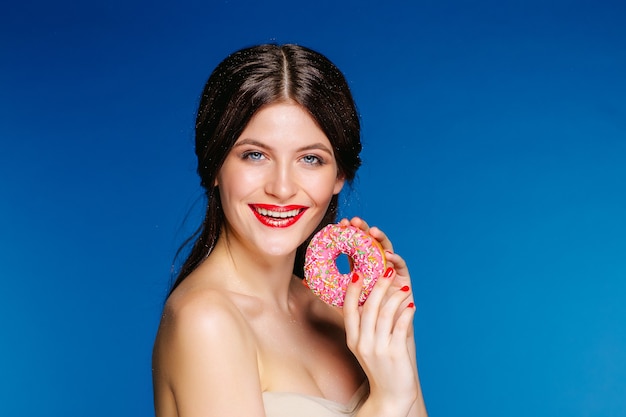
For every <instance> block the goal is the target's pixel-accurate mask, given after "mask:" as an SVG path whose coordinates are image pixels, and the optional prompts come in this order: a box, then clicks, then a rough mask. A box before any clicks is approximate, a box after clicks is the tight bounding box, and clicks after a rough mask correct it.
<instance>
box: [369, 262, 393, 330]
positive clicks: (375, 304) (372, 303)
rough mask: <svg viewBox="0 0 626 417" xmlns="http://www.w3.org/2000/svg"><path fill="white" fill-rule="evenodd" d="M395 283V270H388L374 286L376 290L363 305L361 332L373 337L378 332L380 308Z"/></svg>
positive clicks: (373, 289) (373, 290)
mask: <svg viewBox="0 0 626 417" xmlns="http://www.w3.org/2000/svg"><path fill="white" fill-rule="evenodd" d="M392 281H393V270H390V269H388V270H387V271H386V272H385V274H384V275H383V276H382V277H379V278H378V280H377V281H376V284H374V288H372V291H371V292H370V294H369V296H368V297H367V301H366V302H365V303H364V304H363V311H362V312H361V331H362V332H365V331H367V332H369V333H370V334H371V335H372V337H373V334H374V332H375V330H376V322H377V319H378V315H379V311H380V307H381V305H382V304H383V302H384V300H385V298H386V296H387V291H388V289H389V287H390V286H391V283H392Z"/></svg>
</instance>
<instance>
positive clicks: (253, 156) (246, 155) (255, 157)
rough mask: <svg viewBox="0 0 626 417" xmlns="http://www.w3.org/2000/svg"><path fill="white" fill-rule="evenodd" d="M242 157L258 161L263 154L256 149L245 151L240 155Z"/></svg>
mask: <svg viewBox="0 0 626 417" xmlns="http://www.w3.org/2000/svg"><path fill="white" fill-rule="evenodd" d="M242 157H243V159H250V160H252V161H260V160H261V159H263V154H262V153H261V152H258V151H250V152H246V153H244V154H243V155H242Z"/></svg>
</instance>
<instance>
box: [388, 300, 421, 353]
mask: <svg viewBox="0 0 626 417" xmlns="http://www.w3.org/2000/svg"><path fill="white" fill-rule="evenodd" d="M414 317H415V306H414V304H413V303H412V302H411V303H409V304H408V305H407V306H406V307H405V308H404V310H403V311H402V313H400V316H398V319H397V320H396V322H395V324H394V327H393V333H392V336H391V344H393V345H398V346H406V340H407V339H408V338H409V337H412V335H413V318H414Z"/></svg>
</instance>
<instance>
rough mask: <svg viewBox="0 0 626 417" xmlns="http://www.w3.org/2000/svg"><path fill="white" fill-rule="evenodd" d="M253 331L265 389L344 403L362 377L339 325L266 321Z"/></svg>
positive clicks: (296, 321) (310, 321)
mask: <svg viewBox="0 0 626 417" xmlns="http://www.w3.org/2000/svg"><path fill="white" fill-rule="evenodd" d="M254 331H255V336H256V339H257V351H258V361H259V371H260V375H261V384H262V386H263V389H264V391H278V392H298V393H302V394H307V395H312V396H319V397H323V398H327V399H329V400H333V401H337V402H342V403H343V402H347V401H349V400H350V398H352V396H353V395H354V392H355V391H356V389H357V388H358V387H359V386H360V385H361V383H362V381H363V379H364V376H363V375H362V371H361V369H360V366H359V365H358V363H357V361H356V359H355V358H354V356H353V355H352V353H351V352H350V350H349V349H348V347H347V346H346V343H345V333H344V331H343V329H342V328H341V327H339V326H336V325H334V324H332V323H329V322H324V321H315V320H308V321H298V320H288V321H281V320H268V321H267V323H264V324H262V325H259V326H255V330H254Z"/></svg>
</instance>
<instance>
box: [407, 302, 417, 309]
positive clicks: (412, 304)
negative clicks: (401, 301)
mask: <svg viewBox="0 0 626 417" xmlns="http://www.w3.org/2000/svg"><path fill="white" fill-rule="evenodd" d="M413 307H415V303H409V304H408V305H407V306H406V308H413Z"/></svg>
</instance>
